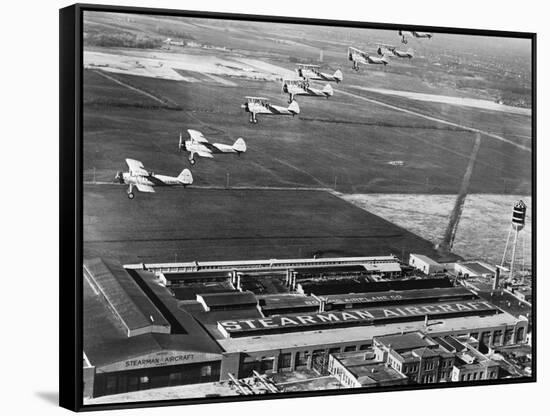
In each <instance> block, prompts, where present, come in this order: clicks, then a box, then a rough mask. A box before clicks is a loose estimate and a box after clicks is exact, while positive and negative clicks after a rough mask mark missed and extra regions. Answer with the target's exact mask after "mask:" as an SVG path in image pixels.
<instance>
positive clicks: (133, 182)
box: [115, 159, 193, 199]
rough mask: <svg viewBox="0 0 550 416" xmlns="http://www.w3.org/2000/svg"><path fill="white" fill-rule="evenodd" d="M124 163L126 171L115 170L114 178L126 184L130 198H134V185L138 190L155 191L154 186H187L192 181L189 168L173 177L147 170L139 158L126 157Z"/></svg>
mask: <svg viewBox="0 0 550 416" xmlns="http://www.w3.org/2000/svg"><path fill="white" fill-rule="evenodd" d="M126 163H127V165H128V172H117V174H116V176H115V179H116V180H117V181H118V182H119V183H122V184H127V185H128V191H127V192H128V198H130V199H133V198H134V193H133V192H132V190H133V187H134V186H135V187H136V188H137V189H138V191H140V192H155V190H154V189H153V187H154V186H187V185H191V184H192V183H193V175H191V172H190V171H189V169H184V170H182V172H181V173H180V174H179V175H178V177H174V176H166V175H156V174H155V173H153V172H148V171H146V170H145V168H144V167H143V164H142V163H141V162H140V161H139V160H134V159H126Z"/></svg>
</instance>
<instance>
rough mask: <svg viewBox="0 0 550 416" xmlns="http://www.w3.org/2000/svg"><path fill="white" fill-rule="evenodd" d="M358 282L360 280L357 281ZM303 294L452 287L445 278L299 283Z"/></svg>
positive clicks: (337, 280) (340, 280) (318, 294)
mask: <svg viewBox="0 0 550 416" xmlns="http://www.w3.org/2000/svg"><path fill="white" fill-rule="evenodd" d="M358 280H360V279H358ZM299 284H300V285H301V287H302V288H303V290H304V292H306V293H314V294H315V295H317V296H320V295H331V294H341V293H362V292H387V291H390V290H413V289H434V288H447V287H453V284H452V282H451V281H450V280H449V279H448V278H446V277H429V278H421V279H396V280H385V281H378V282H371V281H359V282H357V281H352V280H350V279H348V280H342V279H336V280H327V281H321V282H311V281H307V282H299Z"/></svg>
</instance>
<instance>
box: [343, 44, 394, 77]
mask: <svg viewBox="0 0 550 416" xmlns="http://www.w3.org/2000/svg"><path fill="white" fill-rule="evenodd" d="M388 56H389V55H388V54H385V55H383V56H381V57H378V56H375V55H369V53H368V52H363V51H361V50H359V49H357V48H354V47H353V46H350V47H349V48H348V59H349V60H350V61H352V62H353V66H352V68H353V69H355V70H356V71H359V64H372V65H384V67H385V66H386V65H388V64H389V63H390V61H389V60H388Z"/></svg>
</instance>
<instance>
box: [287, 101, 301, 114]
mask: <svg viewBox="0 0 550 416" xmlns="http://www.w3.org/2000/svg"><path fill="white" fill-rule="evenodd" d="M287 110H288V111H290V112H291V113H292V115H293V116H295V115H296V114H300V106H299V105H298V101H296V100H292V102H291V103H290V105H289V106H288V109H287Z"/></svg>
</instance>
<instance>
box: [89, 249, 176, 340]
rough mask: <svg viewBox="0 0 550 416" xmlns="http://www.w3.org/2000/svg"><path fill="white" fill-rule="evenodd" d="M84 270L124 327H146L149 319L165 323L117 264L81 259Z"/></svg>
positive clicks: (133, 328) (149, 324)
mask: <svg viewBox="0 0 550 416" xmlns="http://www.w3.org/2000/svg"><path fill="white" fill-rule="evenodd" d="M84 273H85V275H86V276H87V278H88V279H89V282H90V283H91V284H92V285H93V287H94V289H95V290H96V291H98V292H100V293H101V294H102V295H103V297H104V298H105V300H106V301H107V303H108V304H109V305H110V307H111V308H112V310H113V311H114V312H115V314H116V315H117V316H118V318H119V319H120V321H121V323H122V324H123V325H124V326H125V327H126V329H127V331H133V330H137V329H142V328H146V327H149V326H151V325H153V323H154V325H156V326H159V325H160V326H165V327H169V323H168V322H167V321H166V319H165V318H164V317H163V316H162V314H161V313H160V312H159V310H158V309H157V308H156V307H155V305H154V304H153V302H151V300H150V299H149V298H148V297H147V296H146V295H145V294H144V293H143V291H142V290H141V289H140V288H139V286H138V285H137V284H136V282H135V281H134V280H133V279H132V277H131V276H130V275H129V274H128V272H127V271H126V270H124V268H123V267H122V266H121V265H120V264H117V263H116V262H112V261H108V260H104V259H100V258H96V259H92V260H85V261H84Z"/></svg>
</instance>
